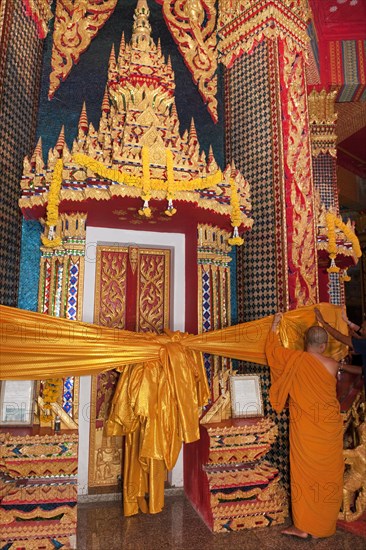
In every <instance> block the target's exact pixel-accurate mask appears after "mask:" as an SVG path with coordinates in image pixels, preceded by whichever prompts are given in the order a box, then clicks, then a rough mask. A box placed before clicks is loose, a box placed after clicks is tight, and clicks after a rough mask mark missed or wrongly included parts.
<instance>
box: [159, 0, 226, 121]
mask: <svg viewBox="0 0 366 550" xmlns="http://www.w3.org/2000/svg"><path fill="white" fill-rule="evenodd" d="M162 6H163V14H164V18H165V22H166V24H167V26H168V28H169V30H170V32H171V34H172V36H173V38H174V40H175V42H176V43H177V45H178V48H179V51H180V53H181V54H182V56H183V58H184V61H185V63H186V65H187V67H188V69H189V70H190V72H191V74H192V78H193V81H194V82H195V84H197V85H198V90H199V92H200V94H201V96H202V98H203V100H204V101H205V103H207V108H208V111H209V113H210V115H211V117H212V119H213V120H214V121H215V122H217V120H218V118H217V99H216V93H217V75H216V70H217V47H216V46H217V35H216V28H215V27H216V7H215V2H214V1H213V0H208V1H206V2H201V0H164V1H163V4H162Z"/></svg>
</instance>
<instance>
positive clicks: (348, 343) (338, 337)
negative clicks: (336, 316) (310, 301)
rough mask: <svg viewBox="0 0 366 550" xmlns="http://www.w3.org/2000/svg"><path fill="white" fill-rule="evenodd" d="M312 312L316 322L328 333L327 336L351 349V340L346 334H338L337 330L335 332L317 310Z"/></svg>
mask: <svg viewBox="0 0 366 550" xmlns="http://www.w3.org/2000/svg"><path fill="white" fill-rule="evenodd" d="M314 312H315V315H316V318H317V320H318V322H319V323H320V324H321V326H322V327H323V328H324V329H325V330H326V331H327V332H328V334H330V335H331V336H333V338H335V339H336V340H338V341H339V342H342V344H345V345H346V346H349V347H350V348H352V338H351V337H350V336H348V335H346V334H342V332H339V330H337V329H336V328H334V327H332V325H330V324H329V323H327V322H326V321H325V319H324V317H323V315H322V314H321V313H320V311H319V309H318V308H314Z"/></svg>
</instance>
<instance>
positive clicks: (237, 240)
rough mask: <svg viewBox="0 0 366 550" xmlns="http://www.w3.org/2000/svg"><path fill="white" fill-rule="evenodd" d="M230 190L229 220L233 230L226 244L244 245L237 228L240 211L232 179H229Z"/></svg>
mask: <svg viewBox="0 0 366 550" xmlns="http://www.w3.org/2000/svg"><path fill="white" fill-rule="evenodd" d="M230 189H231V201H230V204H231V214H230V220H231V225H232V227H233V228H234V232H233V236H232V237H231V238H230V239H229V240H228V243H229V244H230V245H231V246H241V245H242V244H243V243H244V239H242V238H241V237H240V236H239V231H238V227H239V226H240V224H241V220H242V213H241V210H240V203H239V197H238V191H237V188H236V182H235V180H234V179H232V178H230Z"/></svg>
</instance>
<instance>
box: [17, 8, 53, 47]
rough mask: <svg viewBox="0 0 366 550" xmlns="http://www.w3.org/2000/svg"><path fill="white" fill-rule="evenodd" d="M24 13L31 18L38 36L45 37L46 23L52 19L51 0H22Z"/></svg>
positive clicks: (46, 31) (46, 32)
mask: <svg viewBox="0 0 366 550" xmlns="http://www.w3.org/2000/svg"><path fill="white" fill-rule="evenodd" d="M23 4H24V6H25V13H26V15H28V16H29V17H30V18H31V19H33V21H34V23H35V25H36V27H37V32H38V36H39V38H46V36H47V34H48V23H49V22H50V20H51V19H52V17H53V15H52V11H51V4H52V1H51V0H23Z"/></svg>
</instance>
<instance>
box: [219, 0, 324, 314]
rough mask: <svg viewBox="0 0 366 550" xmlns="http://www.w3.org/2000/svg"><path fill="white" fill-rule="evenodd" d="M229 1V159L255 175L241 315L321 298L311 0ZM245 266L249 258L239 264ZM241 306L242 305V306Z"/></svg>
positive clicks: (225, 41)
mask: <svg viewBox="0 0 366 550" xmlns="http://www.w3.org/2000/svg"><path fill="white" fill-rule="evenodd" d="M232 4H233V2H231V3H230V7H229V6H228V3H227V2H225V0H224V1H223V2H222V4H221V11H220V26H221V28H220V31H219V34H220V38H221V43H220V45H219V48H220V50H221V60H222V62H223V63H224V64H225V66H226V71H225V104H226V105H225V108H226V124H227V132H226V136H227V145H226V152H227V160H228V161H234V162H235V165H236V166H237V167H238V168H239V169H240V170H241V171H242V173H243V174H244V175H245V177H246V178H248V180H249V181H250V185H251V197H252V203H253V217H254V226H253V230H252V232H251V234H250V235H249V236H248V238H247V239H246V245H245V246H244V247H243V249H242V251H240V253H239V254H238V263H239V264H240V263H241V271H242V273H241V281H240V282H239V287H238V299H239V301H240V302H241V306H242V307H241V319H240V320H242V321H249V320H251V319H253V318H257V317H259V316H261V315H266V314H270V313H273V312H274V311H275V310H277V309H288V308H289V309H293V308H296V307H298V306H302V305H308V304H312V303H314V302H316V301H317V298H318V288H317V258H316V254H315V249H316V246H315V244H316V233H315V224H314V201H313V178H312V166H311V148H310V129H309V117H308V104H307V93H306V81H305V63H306V55H307V54H306V52H307V47H308V36H307V33H306V27H307V24H306V22H307V18H308V12H307V2H306V1H305V0H297V1H295V2H291V7H287V6H286V5H284V3H283V2H281V1H279V0H278V1H276V0H271V1H269V0H261V1H259V2H258V1H256V2H254V1H249V2H248V1H245V2H244V1H241V0H237V1H236V2H234V6H232ZM239 270H240V267H239ZM239 315H240V314H239Z"/></svg>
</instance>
